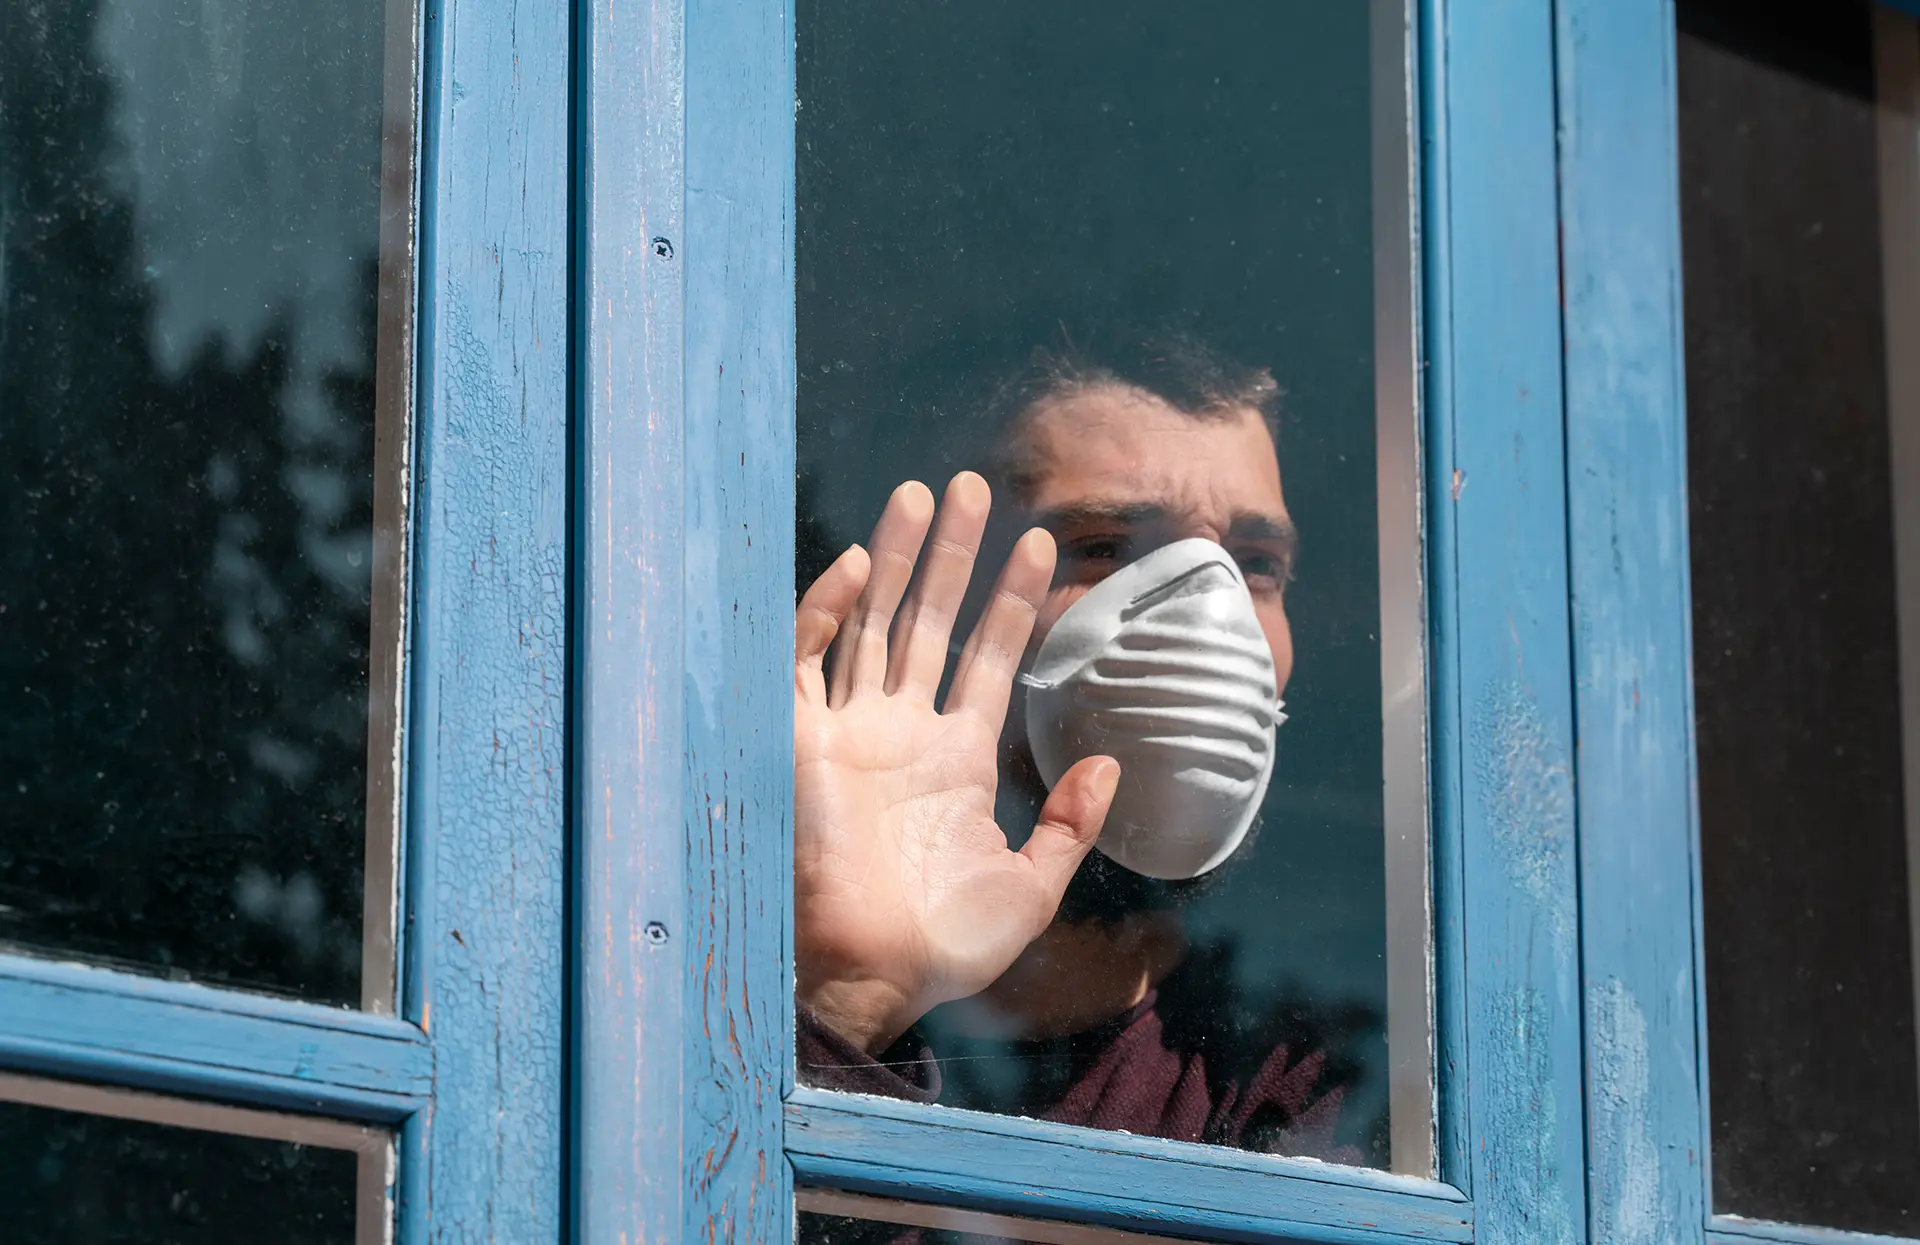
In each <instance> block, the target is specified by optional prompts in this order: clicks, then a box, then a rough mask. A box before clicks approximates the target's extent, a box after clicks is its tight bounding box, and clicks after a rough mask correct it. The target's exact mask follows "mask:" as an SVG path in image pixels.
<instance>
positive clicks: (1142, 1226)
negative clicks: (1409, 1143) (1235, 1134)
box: [787, 1088, 1473, 1242]
mask: <svg viewBox="0 0 1920 1245" xmlns="http://www.w3.org/2000/svg"><path fill="white" fill-rule="evenodd" d="M787 1153H788V1156H789V1158H790V1159H791V1160H792V1163H793V1167H794V1172H795V1176H796V1179H797V1180H799V1181H800V1182H802V1183H804V1184H808V1185H816V1186H827V1187H832V1188H839V1189H849V1190H852V1191H855V1192H859V1193H868V1194H879V1195H887V1196H894V1197H901V1198H908V1199H915V1200H920V1201H936V1202H938V1203H940V1204H942V1205H950V1206H960V1207H964V1208H967V1209H972V1210H981V1211H990V1212H994V1213H998V1214H1009V1215H1021V1216H1029V1217H1040V1218H1049V1219H1064V1220H1071V1221H1074V1222H1078V1223H1093V1224H1102V1225H1105V1226H1107V1227H1112V1228H1122V1229H1127V1230H1131V1231H1136V1232H1149V1233H1151V1232H1164V1233H1171V1234H1177V1235H1180V1236H1190V1237H1195V1238H1202V1239H1209V1240H1228V1241H1243V1240H1244V1241H1252V1240H1276V1239H1278V1240H1314V1241H1356V1242H1357V1241H1409V1240H1422V1241H1470V1240H1472V1239H1473V1208H1472V1207H1471V1206H1469V1205H1468V1204H1467V1203H1466V1201H1465V1199H1464V1198H1463V1197H1462V1195H1461V1194H1460V1192H1459V1191H1458V1190H1457V1189H1454V1188H1451V1187H1450V1186H1447V1185H1444V1184H1440V1183H1438V1182H1435V1181H1429V1180H1416V1179H1413V1178H1411V1177H1407V1176H1395V1175H1391V1174H1388V1173H1385V1172H1376V1171H1370V1170H1367V1169H1365V1168H1353V1167H1337V1166H1333V1165H1331V1164H1326V1163H1319V1162H1315V1161H1313V1160H1310V1159H1283V1158H1277V1157H1273V1156H1270V1155H1261V1154H1251V1153H1248V1152H1245V1151H1239V1150H1226V1149H1221V1148H1218V1147H1214V1146H1196V1145H1190V1144H1186V1143H1182V1142H1175V1141H1163V1140H1161V1139H1158V1138H1154V1137H1136V1136H1132V1135H1130V1134H1127V1133H1110V1132H1102V1131H1094V1130H1090V1129H1081V1128H1072V1127H1069V1126H1066V1125H1062V1124H1048V1123H1044V1122H1042V1121H1038V1120H1026V1119H1020V1118H1017V1117H1009V1116H994V1115H982V1114H978V1113H975V1112H970V1111H955V1110H950V1109H947V1108H942V1107H928V1106H922V1105H919V1104H915V1103H904V1102H895V1101H892V1100H889V1099H877V1098H864V1097H858V1096H854V1095H849V1094H834V1093H828V1092H825V1091H821V1090H812V1089H804V1088H801V1089H796V1090H794V1091H793V1094H792V1096H791V1097H790V1098H789V1100H788V1104H787Z"/></svg>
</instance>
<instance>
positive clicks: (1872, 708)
mask: <svg viewBox="0 0 1920 1245" xmlns="http://www.w3.org/2000/svg"><path fill="white" fill-rule="evenodd" d="M1679 18H1680V42H1679V50H1680V58H1679V71H1680V76H1679V84H1680V96H1679V98H1680V141H1681V147H1680V152H1681V165H1680V168H1681V178H1682V181H1681V186H1682V192H1681V223H1682V225H1683V239H1682V240H1683V244H1684V247H1685V256H1686V268H1685V275H1686V295H1687V320H1686V326H1685V327H1686V342H1687V355H1686V359H1687V378H1688V379H1687V442H1688V484H1689V491H1690V513H1689V528H1690V531H1691V546H1692V583H1693V632H1694V658H1693V666H1694V681H1693V687H1694V718H1695V727H1694V730H1695V741H1696V742H1695V747H1696V749H1697V753H1698V758H1699V761H1698V764H1699V773H1700V835H1701V855H1702V859H1701V870H1702V877H1701V880H1702V887H1703V897H1704V900H1705V905H1704V910H1703V921H1704V929H1703V937H1704V946H1705V952H1706V954H1705V960H1704V969H1705V982H1706V1038H1707V1056H1708V1061H1707V1067H1708V1072H1709V1078H1708V1089H1709V1095H1708V1116H1709V1120H1710V1123H1711V1137H1712V1157H1713V1168H1712V1170H1713V1205H1714V1209H1715V1210H1716V1211H1719V1212H1723V1213H1728V1214H1736V1215H1741V1216H1745V1217H1748V1218H1753V1219H1768V1220H1782V1221H1788V1222H1802V1223H1814V1224H1820V1225H1822V1226H1826V1227H1835V1228H1851V1229H1854V1230H1857V1231H1873V1232H1881V1233H1886V1234H1890V1235H1896V1236H1912V1235H1915V1234H1917V1233H1920V1200H1916V1198H1920V1081H1917V1080H1916V1075H1917V1072H1920V1064H1916V1052H1917V1050H1920V1048H1916V1046H1915V1033H1914V1015H1915V1013H1914V1006H1915V1001H1916V997H1917V996H1916V993H1915V988H1914V975H1913V974H1914V964H1915V958H1914V955H1913V948H1914V945H1915V944H1914V941H1913V940H1914V938H1915V937H1916V929H1920V927H1917V926H1916V925H1915V924H1914V921H1913V917H1912V899H1911V886H1910V883H1909V879H1910V876H1911V874H1910V872H1909V869H1910V864H1911V863H1912V862H1920V837H1916V836H1915V835H1914V833H1913V830H1912V826H1913V825H1914V821H1913V817H1914V812H1913V809H1914V807H1915V806H1914V803H1913V801H1914V796H1915V789H1914V783H1913V781H1912V780H1911V778H1909V777H1908V774H1909V769H1908V766H1909V762H1908V756H1909V749H1908V747H1907V745H1906V744H1905V743H1904V742H1903V740H1904V739H1905V738H1907V737H1909V736H1911V735H1912V734H1913V731H1914V728H1913V727H1912V726H1909V725H1906V724H1905V722H1904V716H1905V709H1906V705H1907V704H1908V703H1909V701H1910V697H1909V696H1908V694H1907V693H1906V692H1905V691H1904V690H1903V688H1904V680H1906V679H1909V678H1912V677H1914V674H1915V671H1916V670H1920V648H1915V647H1914V644H1913V640H1912V639H1911V638H1910V637H1909V636H1908V635H1907V634H1906V632H1911V631H1912V630H1913V628H1914V626H1915V621H1914V619H1913V617H1912V613H1913V611H1912V609H1911V608H1910V607H1903V598H1902V594H1903V592H1904V591H1905V585H1906V584H1908V583H1910V582H1911V581H1912V580H1913V578H1914V575H1915V573H1916V572H1915V569H1914V562H1913V559H1914V558H1915V556H1916V552H1915V547H1914V542H1913V540H1912V539H1911V537H1910V534H1909V529H1910V527H1911V521H1910V520H1909V519H1908V518H1907V517H1906V511H1907V510H1908V509H1909V508H1910V505H1909V499H1910V497H1911V495H1912V493H1913V489H1914V487H1915V481H1914V479H1913V478H1912V472H1911V471H1910V470H1907V469H1906V467H1905V463H1906V460H1907V459H1908V457H1910V455H1911V453H1912V451H1911V450H1910V449H1909V448H1908V442H1909V441H1910V440H1911V439H1912V437H1913V435H1914V433H1913V421H1914V409H1913V395H1912V394H1911V393H1909V392H1907V390H1908V389H1909V388H1910V384H1909V382H1908V381H1907V380H1906V375H1905V372H1904V370H1903V369H1904V368H1905V366H1906V365H1905V364H1904V362H1898V361H1896V360H1897V359H1898V357H1899V356H1900V355H1902V354H1903V353H1906V352H1907V351H1909V350H1910V343H1911V342H1912V341H1913V333H1914V330H1915V328H1916V327H1920V321H1914V320H1913V319H1912V314H1911V312H1910V310H1909V309H1908V305H1909V303H1910V302H1911V298H1912V296H1911V294H1910V292H1909V291H1910V289H1911V288H1912V286H1913V283H1914V281H1915V280H1916V278H1917V277H1920V271H1916V269H1915V268H1914V266H1913V260H1914V258H1915V253H1914V251H1913V249H1912V243H1911V236H1912V229H1913V211H1914V208H1915V206H1916V202H1915V200H1914V197H1913V186H1914V178H1915V167H1916V165H1915V152H1916V142H1917V141H1920V130H1916V129H1915V126H1914V114H1913V110H1912V106H1911V105H1912V97H1913V89H1914V82H1915V66H1916V62H1917V61H1920V34H1916V31H1915V26H1914V23H1913V21H1912V19H1910V18H1907V17H1905V16H1902V15H1898V14H1894V13H1892V12H1891V11H1889V10H1884V9H1876V8H1875V7H1873V6H1871V5H1867V4H1856V5H1836V6H1828V7H1826V8H1824V9H1822V10H1820V11H1819V12H1817V13H1816V12H1814V11H1813V10H1796V11H1792V12H1788V11H1784V10H1783V11H1781V12H1778V13H1770V14H1764V15H1760V14H1752V13H1740V12H1738V11H1735V10H1730V9H1728V8H1726V7H1725V6H1716V5H1711V4H1683V5H1681V7H1680V9H1679ZM1903 343H1908V344H1909V345H1905V346H1903Z"/></svg>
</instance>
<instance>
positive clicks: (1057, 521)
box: [1033, 501, 1167, 532]
mask: <svg viewBox="0 0 1920 1245" xmlns="http://www.w3.org/2000/svg"><path fill="white" fill-rule="evenodd" d="M1166 517H1167V508H1166V507H1165V506H1156V505H1154V504H1153V503H1152V502H1107V501H1078V502H1070V503H1068V504H1067V505H1064V506H1055V507H1054V508H1053V509H1051V510H1043V511H1041V512H1040V513H1039V514H1037V515H1035V516H1034V517H1033V522H1034V524H1035V525H1036V526H1038V527H1044V528H1046V529H1047V530H1048V531H1050V532H1058V531H1061V530H1063V529H1065V528H1069V527H1081V526H1087V525H1091V524H1096V523H1108V524H1112V525H1113V526H1115V527H1141V526H1144V525H1146V524H1150V523H1158V522H1160V521H1162V520H1164V519H1165V518H1166Z"/></svg>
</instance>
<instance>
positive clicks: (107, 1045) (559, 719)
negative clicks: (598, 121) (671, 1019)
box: [0, 0, 573, 1245]
mask: <svg viewBox="0 0 1920 1245" xmlns="http://www.w3.org/2000/svg"><path fill="white" fill-rule="evenodd" d="M423 8H424V10H425V13H424V20H423V23H422V25H421V28H420V29H419V30H418V31H417V32H416V35H417V37H418V38H419V40H420V48H419V51H420V58H421V64H422V65H423V72H422V75H421V83H420V99H421V103H420V114H419V115H420V118H421V126H420V130H421V137H420V156H421V169H422V174H421V177H422V180H421V195H420V205H421V210H420V226H419V228H420V233H419V238H418V249H419V275H418V281H417V286H418V290H419V295H418V306H417V312H418V320H417V329H416V340H417V341H418V343H419V354H418V365H417V366H418V370H417V379H416V407H415V410H416V417H415V426H416V429H417V431H416V445H415V457H414V463H415V467H414V472H415V475H414V483H415V504H414V511H413V515H412V516H411V517H412V522H413V524H414V527H413V532H414V551H415V552H414V567H415V571H414V581H413V584H412V593H413V599H414V603H415V604H414V609H413V611H412V618H413V624H412V633H411V635H410V637H409V646H408V647H409V655H408V665H409V679H410V686H409V692H408V700H407V717H408V731H407V736H406V747H405V755H404V770H405V791H406V803H405V808H406V816H405V818H404V822H405V826H404V835H403V838H404V847H405V857H404V858H405V863H406V869H405V872H406V875H407V876H406V879H405V885H404V889H403V891H402V900H403V920H402V926H403V928H402V930H401V942H402V944H403V964H402V969H403V972H402V977H403V989H402V993H401V1008H400V1015H399V1016H398V1017H382V1016H374V1015H369V1014H366V1013H362V1012H353V1011H344V1010H339V1009H335V1008H330V1007H322V1006H316V1005H312V1004H305V1003H299V1002H293V1001H288V1000H282V999H276V998H268V997H264V996H261V995H255V994H246V993H241V992H236V991H228V990H218V989H213V988H209V987H206V986H199V985H190V984H182V983H177V982H169V981H161V980H155V979H153V978H150V977H143V976H138V975H134V974H127V973H120V972H114V971H108V970H105V969H96V968H87V967H81V966H78V965H73V964H64V963H57V962H52V961H49V960H45V959H33V958H25V957H19V956H6V955H0V1069H5V1070H9V1071H17V1072H26V1073H33V1074H38V1075H44V1076H50V1077H61V1078H70V1079H74V1080H80V1081H88V1082H95V1083H102V1084H108V1085H120V1086H129V1087H133V1088H138V1089H144V1090H151V1091H158V1092H162V1093H166V1094H171V1095H177V1096H182V1097H187V1098H195V1099H205V1100H211V1101H218V1102H229V1103H239V1104H244V1105H248V1106H255V1107H264V1108H269V1109H273V1110H278V1111H285V1112H293V1113H300V1114H308V1115H325V1116H332V1117H337V1118H340V1119H344V1120H352V1121H360V1122H365V1123H369V1124H377V1125H382V1126H385V1127H388V1128H391V1129H393V1130H394V1131H395V1133H396V1142H397V1148H398V1153H399V1158H400V1166H399V1187H398V1190H397V1193H398V1200H399V1205H398V1226H399V1236H398V1239H399V1240H401V1241H403V1242H407V1243H409V1245H415V1243H424V1242H426V1241H428V1240H429V1239H432V1240H482V1239H488V1240H500V1241H516V1242H519V1241H539V1240H547V1241H554V1240H558V1239H560V1236H561V1234H562V1232H563V1230H564V1218H563V1214H564V1210H565V1206H566V1199H565V1197H564V1196H563V1188H564V1186H563V1179H564V1173H563V1170H562V1161H563V1157H564V1152H565V1136H566V1131H565V1130H566V1093H565V1082H564V1074H565V1070H564V1057H565V1043H564V1034H563V1029H562V1024H563V1018H564V1011H565V1003H566V987H565V983H566V980H567V976H566V963H567V951H566V946H567V944H566V929H565V921H566V915H567V914H566V898H567V884H566V877H567V874H566V859H567V856H566V834H567V830H566V811H567V809H566V798H565V780H566V776H567V765H566V755H567V754H566V748H567V734H566V732H567V716H566V699H567V698H566V688H567V679H568V669H567V665H566V657H567V653H566V641H567V615H566V608H567V595H566V593H567V578H568V560H567V549H568V504H569V492H568V480H569V475H568V473H569V469H570V462H569V457H568V454H569V445H568V440H567V428H568V422H567V413H568V392H569V391H568V384H569V380H570V377H569V373H568V351H567V342H568V340H569V329H570V321H569V307H568V294H569V285H568V272H569V269H568V256H569V250H568V248H569V244H570V235H569V232H568V228H567V219H568V218H567V209H568V202H569V196H568V176H569V170H570V165H571V151H570V149H569V144H568V135H569V127H570V124H571V111H570V102H571V95H570V85H571V79H570V72H571V45H572V37H573V29H572V23H571V19H570V15H569V11H568V8H567V6H566V5H565V4H559V3H549V4H519V5H516V4H513V3H510V2H508V0H429V2H428V3H426V4H425V5H423Z"/></svg>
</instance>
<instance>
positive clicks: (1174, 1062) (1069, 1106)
mask: <svg viewBox="0 0 1920 1245" xmlns="http://www.w3.org/2000/svg"><path fill="white" fill-rule="evenodd" d="M1155 1003H1156V997H1155V995H1153V994H1151V993H1149V994H1148V995H1147V997H1146V999H1144V1000H1143V1001H1142V1002H1141V1003H1140V1004H1139V1005H1138V1006H1136V1007H1134V1009H1133V1010H1132V1011H1131V1012H1129V1013H1128V1014H1127V1015H1126V1016H1123V1017H1121V1018H1120V1019H1119V1020H1118V1021H1116V1022H1115V1023H1114V1024H1112V1025H1109V1026H1106V1027H1105V1032H1104V1034H1103V1038H1102V1040H1101V1041H1100V1042H1099V1043H1097V1044H1096V1045H1095V1046H1094V1048H1093V1051H1092V1056H1091V1059H1090V1060H1088V1061H1086V1062H1084V1064H1083V1070H1081V1071H1079V1073H1078V1075H1077V1077H1076V1078H1075V1079H1073V1080H1071V1081H1070V1082H1069V1083H1068V1085H1067V1087H1066V1091H1065V1093H1064V1094H1062V1095H1060V1097H1059V1098H1058V1100H1057V1101H1054V1102H1051V1103H1039V1104H1035V1105H1036V1109H1035V1110H1033V1111H1031V1112H1030V1114H1032V1115H1035V1116H1037V1117H1038V1118H1040V1119H1043V1120H1051V1121H1053V1122H1055V1123H1059V1124H1079V1125H1083V1126H1085V1127H1088V1128H1106V1129H1119V1130H1124V1131H1126V1132H1130V1133H1135V1134H1138V1135H1140V1136H1146V1137H1166V1138H1169V1139H1171V1140H1174V1141H1199V1142H1209V1143H1212V1144H1214V1145H1223V1146H1236V1147H1240V1148H1244V1149H1258V1150H1262V1151H1265V1152H1267V1153H1271V1154H1290V1155H1300V1156H1306V1157H1311V1158H1318V1159H1324V1160H1326V1161H1328V1162H1333V1163H1354V1164H1357V1163H1359V1162H1361V1161H1362V1158H1361V1155H1360V1152H1359V1151H1358V1150H1357V1149H1355V1148H1354V1147H1352V1146H1341V1145H1336V1144H1335V1143H1334V1139H1333V1134H1334V1128H1335V1127H1336V1125H1337V1124H1338V1122H1339V1118H1340V1105H1341V1100H1342V1098H1343V1097H1344V1094H1345V1091H1344V1090H1343V1089H1341V1088H1339V1087H1333V1088H1323V1087H1322V1086H1321V1080H1322V1076H1323V1074H1324V1072H1325V1069H1326V1062H1327V1059H1326V1053H1325V1052H1324V1051H1314V1052H1312V1053H1310V1054H1307V1055H1306V1056H1304V1057H1303V1058H1300V1059H1294V1058H1293V1055H1292V1052H1291V1050H1290V1049H1289V1048H1288V1047H1287V1046H1286V1045H1285V1044H1282V1045H1279V1046H1276V1047H1274V1048H1273V1050H1272V1051H1271V1052H1270V1053H1269V1054H1268V1055H1267V1057H1266V1059H1265V1060H1264V1061H1263V1062H1262V1063H1261V1064H1260V1065H1259V1067H1258V1069H1257V1070H1256V1071H1255V1072H1254V1073H1253V1075H1252V1076H1251V1077H1249V1078H1247V1079H1246V1080H1245V1081H1244V1082H1220V1081H1217V1080H1216V1081H1210V1080H1209V1078H1208V1075H1207V1065H1206V1057H1205V1056H1204V1055H1203V1054H1201V1053H1199V1052H1197V1051H1183V1050H1178V1049H1175V1048H1174V1047H1173V1046H1172V1045H1171V1044H1170V1043H1169V1042H1168V1041H1167V1034H1166V1028H1165V1026H1164V1025H1163V1024H1162V1023H1161V1019H1160V1014H1159V1012H1158V1011H1157V1010H1156V1009H1155ZM902 1045H906V1044H905V1043H903V1044H902ZM796 1053H797V1056H798V1059H797V1062H798V1071H799V1075H800V1080H801V1082H802V1083H803V1084H807V1085H816V1086H819V1087H821V1088H823V1089H837V1090H843V1091H846V1092H849V1093H856V1094H878V1095H880V1096H882V1097H886V1098H900V1099H906V1100H908V1101H911V1102H929V1103H930V1102H935V1101H937V1100H938V1099H939V1097H940V1089H941V1078H940V1064H939V1061H938V1060H937V1059H936V1058H935V1056H934V1055H933V1053H932V1051H930V1050H928V1049H927V1048H926V1047H925V1046H924V1045H920V1046H919V1047H918V1049H917V1050H915V1049H913V1048H912V1047H909V1050H908V1053H907V1054H906V1056H905V1057H904V1058H901V1057H898V1056H899V1054H900V1047H899V1046H896V1047H895V1049H894V1050H893V1051H890V1052H888V1055H889V1058H888V1059H887V1060H886V1061H885V1062H882V1061H881V1060H878V1059H875V1058H873V1057H872V1056H871V1055H868V1054H867V1053H866V1052H865V1051H863V1050H861V1049H860V1048H859V1047H857V1046H855V1045H854V1044H853V1043H851V1042H849V1041H847V1040H846V1039H845V1038H844V1037H842V1036H841V1035H840V1034H839V1033H837V1032H835V1031H834V1030H833V1029H832V1028H830V1027H829V1026H828V1025H827V1024H826V1023H825V1022H824V1021H822V1020H821V1019H820V1018H819V1017H817V1016H815V1015H814V1014H813V1013H812V1012H811V1011H810V1010H809V1009H807V1008H806V1007H805V1006H802V1007H801V1008H800V1015H799V1032H798V1050H797V1052H796ZM1023 1113H1029V1112H1023Z"/></svg>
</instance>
